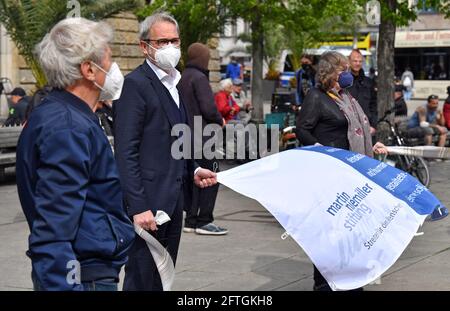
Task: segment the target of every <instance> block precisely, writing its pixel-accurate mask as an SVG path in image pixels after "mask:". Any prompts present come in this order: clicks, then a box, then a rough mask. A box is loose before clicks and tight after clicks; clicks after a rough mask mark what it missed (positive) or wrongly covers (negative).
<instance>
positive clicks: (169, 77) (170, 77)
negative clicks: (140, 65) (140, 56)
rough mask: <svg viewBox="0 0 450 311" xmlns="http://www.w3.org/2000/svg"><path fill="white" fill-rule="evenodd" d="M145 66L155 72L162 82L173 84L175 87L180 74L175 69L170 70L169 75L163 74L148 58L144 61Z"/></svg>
mask: <svg viewBox="0 0 450 311" xmlns="http://www.w3.org/2000/svg"><path fill="white" fill-rule="evenodd" d="M146 62H147V64H148V65H149V66H150V68H151V69H152V70H153V71H154V72H155V74H156V76H157V77H158V79H159V80H160V81H161V82H162V81H169V82H171V83H173V85H177V84H178V82H179V81H180V79H181V74H180V72H179V71H178V70H177V69H175V68H174V69H172V70H171V71H170V72H169V73H167V72H165V71H164V70H162V69H161V68H159V67H158V66H156V65H155V64H153V63H152V62H151V61H150V60H149V59H148V58H147V59H146Z"/></svg>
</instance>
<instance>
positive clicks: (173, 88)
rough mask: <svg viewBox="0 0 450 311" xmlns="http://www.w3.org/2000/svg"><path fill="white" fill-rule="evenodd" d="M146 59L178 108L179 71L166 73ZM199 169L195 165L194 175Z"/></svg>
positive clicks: (174, 70)
mask: <svg viewBox="0 0 450 311" xmlns="http://www.w3.org/2000/svg"><path fill="white" fill-rule="evenodd" d="M146 61H147V64H148V65H149V66H150V68H151V69H152V70H153V71H154V72H155V74H156V76H157V77H158V78H159V80H160V81H161V83H162V84H163V85H164V86H165V87H166V89H167V90H168V91H169V93H170V95H171V96H172V98H173V101H174V102H175V104H177V106H178V108H180V95H179V94H178V89H177V84H178V82H180V79H181V74H180V72H179V71H178V70H176V69H175V68H174V69H172V70H171V71H170V72H169V73H167V72H165V71H164V70H162V69H161V68H159V67H158V66H156V65H155V64H153V63H152V62H151V61H149V60H148V58H147V59H146ZM199 170H200V167H197V168H196V169H195V171H194V175H196V174H197V172H198V171H199Z"/></svg>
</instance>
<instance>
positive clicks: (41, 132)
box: [16, 90, 134, 290]
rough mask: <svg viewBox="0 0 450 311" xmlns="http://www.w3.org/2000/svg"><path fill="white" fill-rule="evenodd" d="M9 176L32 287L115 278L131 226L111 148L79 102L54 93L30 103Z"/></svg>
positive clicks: (55, 287)
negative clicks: (25, 231) (25, 229)
mask: <svg viewBox="0 0 450 311" xmlns="http://www.w3.org/2000/svg"><path fill="white" fill-rule="evenodd" d="M16 174H17V188H18V192H19V198H20V202H21V205H22V209H23V211H24V213H25V216H26V219H27V222H28V225H29V227H30V236H29V250H28V252H27V255H28V256H29V257H30V258H31V261H32V268H33V274H34V276H35V278H36V279H37V282H39V284H40V286H41V287H42V288H43V289H44V290H82V289H83V286H82V285H81V284H80V282H79V281H81V282H87V281H94V280H100V279H104V278H115V279H118V275H119V271H120V268H121V267H122V265H123V264H125V262H126V261H127V251H128V249H129V248H130V246H131V244H132V242H133V239H134V231H133V227H132V224H131V221H130V219H129V218H128V216H127V214H126V212H125V209H124V207H123V200H122V192H121V188H120V182H119V176H118V172H117V167H116V163H115V161H114V157H113V153H112V149H111V146H110V144H109V142H108V139H107V138H106V136H105V134H104V133H103V131H102V129H101V127H100V125H99V121H98V118H97V116H96V115H95V114H94V113H93V112H92V110H91V109H90V108H89V106H88V105H87V104H86V103H85V102H84V101H82V100H81V99H80V98H78V97H76V96H75V95H73V94H71V93H69V92H67V91H64V90H55V91H53V92H51V93H50V94H49V95H48V96H47V97H46V99H45V100H44V101H43V102H42V104H40V105H39V106H38V107H36V108H35V110H34V111H33V113H32V114H31V116H30V119H29V120H28V122H27V124H26V125H25V127H24V129H23V131H22V134H21V136H20V139H19V143H18V147H17V164H16ZM78 266H79V267H81V269H80V270H81V273H80V276H81V279H79V278H78V281H75V280H77V278H76V277H75V276H76V275H77V274H76V273H77V271H76V270H77V269H76V267H78Z"/></svg>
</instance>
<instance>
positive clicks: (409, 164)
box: [377, 109, 431, 187]
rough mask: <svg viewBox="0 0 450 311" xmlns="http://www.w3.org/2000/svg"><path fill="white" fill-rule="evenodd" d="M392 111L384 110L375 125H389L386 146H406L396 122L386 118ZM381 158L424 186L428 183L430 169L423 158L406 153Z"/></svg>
mask: <svg viewBox="0 0 450 311" xmlns="http://www.w3.org/2000/svg"><path fill="white" fill-rule="evenodd" d="M393 112H394V109H390V110H388V111H386V112H385V114H384V116H383V117H382V118H381V119H380V120H379V121H378V123H377V125H380V124H382V123H386V124H387V125H388V127H389V132H388V137H387V141H386V143H385V144H386V145H387V146H408V144H407V142H406V141H405V139H404V138H403V137H402V136H401V135H400V133H399V129H398V122H397V123H396V122H394V124H393V123H392V122H391V121H390V120H389V118H388V117H389V116H390V115H391V114H392V113H393ZM381 160H382V161H383V162H386V163H387V164H389V165H391V166H394V167H396V168H398V169H401V170H403V171H405V172H407V173H409V174H410V175H412V176H414V177H416V178H417V179H418V180H419V181H420V182H421V183H422V184H423V185H424V186H425V187H428V186H429V185H430V182H431V176H430V170H429V168H428V164H427V162H426V161H425V160H424V159H423V158H421V157H416V156H407V155H388V156H384V159H381Z"/></svg>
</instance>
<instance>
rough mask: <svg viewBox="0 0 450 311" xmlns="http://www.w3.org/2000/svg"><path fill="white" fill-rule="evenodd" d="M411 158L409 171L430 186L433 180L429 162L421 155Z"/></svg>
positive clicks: (426, 185)
mask: <svg viewBox="0 0 450 311" xmlns="http://www.w3.org/2000/svg"><path fill="white" fill-rule="evenodd" d="M410 160H411V164H410V167H409V173H410V174H411V175H413V176H414V177H416V178H417V179H418V180H419V181H420V182H421V183H422V184H423V185H424V186H425V187H428V186H429V185H430V182H431V178H430V170H429V169H428V164H427V163H426V162H425V160H424V159H423V158H419V157H411V158H410Z"/></svg>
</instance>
